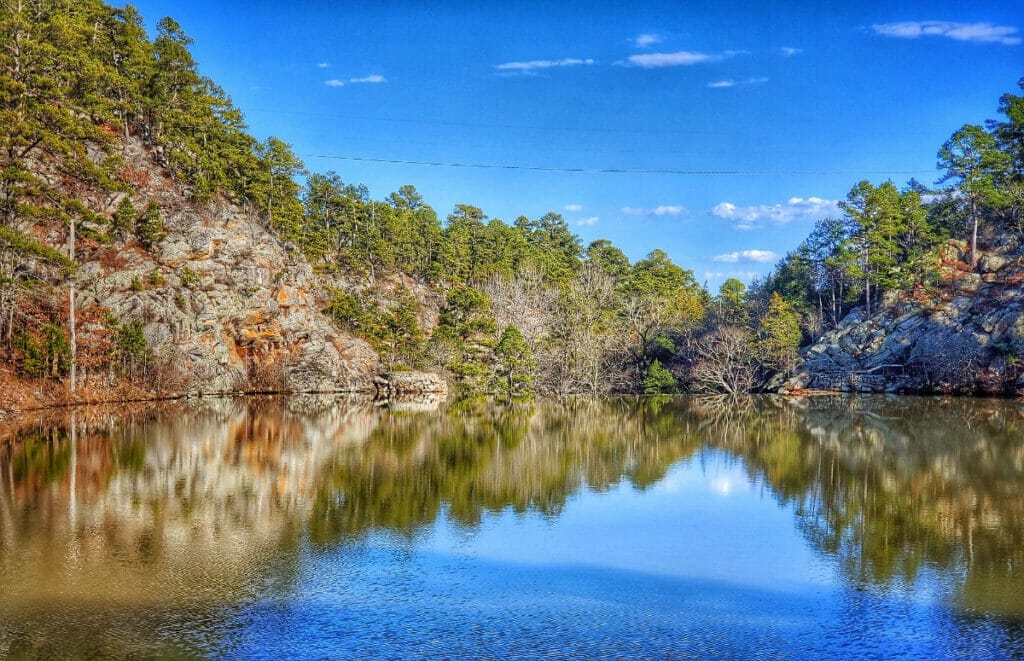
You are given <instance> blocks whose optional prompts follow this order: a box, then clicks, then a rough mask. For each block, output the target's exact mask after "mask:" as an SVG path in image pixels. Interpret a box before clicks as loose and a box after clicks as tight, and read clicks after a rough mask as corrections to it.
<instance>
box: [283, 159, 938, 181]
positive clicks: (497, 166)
mask: <svg viewBox="0 0 1024 661" xmlns="http://www.w3.org/2000/svg"><path fill="white" fill-rule="evenodd" d="M301 157H302V158H321V159H327V160H335V161H356V162H360V163H385V164H389V165H420V166H425V167H438V168H470V169H477V170H525V171H530V172H556V173H566V174H642V175H678V176H702V175H714V176H717V175H723V176H724V175H729V176H735V175H751V176H758V175H761V176H764V175H768V176H771V175H786V176H804V175H854V176H872V175H914V174H932V173H934V172H935V170H875V171H872V170H867V171H865V170H769V169H765V170H748V169H703V168H697V169H692V170H676V169H668V168H666V169H660V168H652V169H629V168H566V167H547V166H541V165H512V164H502V163H450V162H444V161H411V160H401V159H394V158H371V157H369V156H341V155H337V154H301Z"/></svg>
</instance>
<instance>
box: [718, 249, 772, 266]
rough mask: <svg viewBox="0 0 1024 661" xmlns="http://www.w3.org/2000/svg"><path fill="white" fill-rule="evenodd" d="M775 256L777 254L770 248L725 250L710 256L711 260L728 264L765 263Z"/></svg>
mask: <svg viewBox="0 0 1024 661" xmlns="http://www.w3.org/2000/svg"><path fill="white" fill-rule="evenodd" d="M777 257H778V255H776V254H775V253H774V252H772V251H771V250H737V251H736V252H727V253H725V254H724V255H715V256H714V257H712V258H711V261H713V262H726V263H728V264H736V263H737V262H756V263H758V264H767V263H768V262H774V261H775V259H776V258H777Z"/></svg>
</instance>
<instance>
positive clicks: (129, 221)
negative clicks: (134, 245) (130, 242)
mask: <svg viewBox="0 0 1024 661" xmlns="http://www.w3.org/2000/svg"><path fill="white" fill-rule="evenodd" d="M138 217H139V212H138V210H137V209H136V208H135V205H134V204H132V199H131V198H130V197H128V196H127V195H126V196H125V197H123V198H121V201H120V202H119V203H118V205H117V210H116V211H114V216H113V217H112V218H111V219H110V234H111V236H112V237H113V238H115V239H117V240H118V241H124V240H125V239H127V238H128V237H129V236H132V235H134V234H135V221H136V220H138Z"/></svg>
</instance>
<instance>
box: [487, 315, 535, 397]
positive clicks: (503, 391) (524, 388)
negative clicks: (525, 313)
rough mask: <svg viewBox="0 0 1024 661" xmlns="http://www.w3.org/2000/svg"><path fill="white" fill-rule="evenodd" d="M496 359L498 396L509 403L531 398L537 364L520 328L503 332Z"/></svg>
mask: <svg viewBox="0 0 1024 661" xmlns="http://www.w3.org/2000/svg"><path fill="white" fill-rule="evenodd" d="M494 357H495V359H496V364H495V370H494V387H495V392H496V394H497V395H498V396H499V397H501V398H502V399H504V400H506V401H507V402H509V403H511V402H512V401H514V400H520V399H527V398H529V397H531V396H532V395H533V390H532V388H531V387H530V385H531V384H532V383H533V371H534V370H535V369H536V368H537V362H536V361H535V360H534V359H533V354H532V352H531V351H530V345H528V344H527V343H526V340H525V339H524V338H523V334H522V333H521V332H520V331H519V329H518V328H516V327H515V326H508V327H506V328H505V330H504V331H502V333H501V337H500V338H499V339H498V344H497V346H495V348H494Z"/></svg>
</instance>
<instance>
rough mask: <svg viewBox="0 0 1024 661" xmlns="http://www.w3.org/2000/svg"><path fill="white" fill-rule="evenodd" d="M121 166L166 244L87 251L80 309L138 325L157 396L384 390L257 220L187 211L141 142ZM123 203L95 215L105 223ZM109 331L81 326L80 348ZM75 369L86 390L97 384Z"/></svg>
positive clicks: (364, 348) (221, 210)
mask: <svg viewBox="0 0 1024 661" xmlns="http://www.w3.org/2000/svg"><path fill="white" fill-rule="evenodd" d="M127 160H128V163H129V164H130V167H131V168H133V170H134V171H135V172H136V173H139V176H137V178H136V182H135V183H136V186H135V191H134V192H133V194H132V201H133V204H134V205H135V206H136V207H137V208H140V209H141V208H144V207H145V205H147V204H148V203H150V202H155V203H156V204H157V206H158V207H159V210H160V215H161V217H162V219H163V223H164V229H165V231H166V236H165V237H164V238H163V239H162V240H160V241H159V242H158V243H157V244H156V245H154V246H153V247H152V248H151V249H144V248H143V247H141V246H139V245H138V244H137V243H136V242H134V241H128V242H127V243H123V244H117V243H114V244H103V243H96V242H93V243H92V244H90V243H89V242H88V241H85V242H83V244H82V246H81V248H80V249H79V251H78V255H77V256H78V260H79V262H80V263H81V266H80V268H79V270H78V272H77V274H76V276H75V280H76V288H77V290H78V307H79V309H80V310H82V311H83V313H87V312H88V311H89V310H90V309H91V310H94V311H95V310H102V311H104V314H106V315H107V316H108V318H112V319H115V320H117V321H118V322H120V323H122V324H123V323H128V322H130V321H132V320H140V321H141V322H142V323H143V329H144V335H145V339H146V343H147V345H148V347H149V348H150V350H151V360H152V361H154V362H155V363H157V364H158V365H160V366H161V367H160V371H161V373H162V374H163V377H162V379H163V383H162V384H161V390H162V391H163V392H164V393H165V394H167V393H170V394H215V393H233V392H239V391H249V392H252V391H288V392H305V393H310V392H368V393H373V392H379V391H380V384H381V383H384V384H388V383H390V379H389V378H388V377H387V375H385V374H384V373H383V369H382V366H381V362H380V359H379V357H378V356H377V354H376V353H375V352H374V351H373V349H372V348H371V347H370V346H369V345H368V344H367V343H366V342H364V341H362V340H360V339H358V338H355V337H353V336H351V335H349V334H346V333H345V332H343V331H341V330H339V329H338V328H336V327H335V326H334V325H332V324H331V323H330V321H329V320H328V319H327V318H326V317H325V316H324V315H323V314H322V313H321V312H320V310H321V309H322V307H323V305H324V304H325V301H324V300H318V296H322V295H321V294H319V292H320V291H321V290H322V289H323V288H322V287H321V286H320V283H318V282H317V276H316V275H315V274H314V272H313V270H312V268H311V267H310V265H309V263H308V262H307V261H306V259H305V258H304V257H303V256H302V255H301V254H300V253H299V252H298V251H297V250H294V249H292V248H291V246H289V245H286V244H285V243H283V242H282V241H281V240H280V239H279V238H278V237H277V236H275V235H274V234H273V233H272V232H271V231H269V230H268V229H267V228H266V227H265V226H264V225H263V223H261V222H260V220H259V219H258V218H257V217H256V215H255V214H252V213H250V212H248V211H247V210H246V209H244V208H242V207H240V206H239V205H237V204H234V203H232V202H230V201H227V200H225V199H216V200H214V201H213V202H211V203H208V204H195V203H192V202H191V201H190V200H189V196H188V191H187V190H185V189H184V188H183V187H182V186H181V184H179V183H177V182H176V181H174V180H173V179H172V177H171V176H170V175H169V173H168V172H167V171H166V169H165V168H163V167H161V166H160V165H159V158H158V155H157V154H153V153H151V152H150V151H149V149H148V148H147V147H146V146H145V145H144V144H143V143H142V142H141V141H132V143H131V144H130V145H129V150H128V155H127ZM124 195H125V194H124V193H115V194H110V195H109V196H108V197H107V198H106V199H103V200H94V201H93V204H92V206H93V208H97V207H99V208H105V209H106V210H107V211H108V213H113V210H114V209H115V208H116V207H117V205H118V203H119V202H120V201H121V198H122V197H123V196H124ZM84 229H86V230H87V229H88V228H84ZM53 242H57V237H53ZM83 317H86V318H88V314H83ZM93 318H94V319H96V315H93ZM106 326H107V325H106V324H104V323H102V322H101V321H99V320H94V321H92V322H89V321H83V322H81V323H80V328H79V334H80V341H81V342H82V343H83V344H87V343H88V342H89V341H90V339H96V338H99V337H100V336H102V335H103V334H104V333H105V332H109V329H107V328H106ZM82 371H83V372H84V373H83V374H82V378H83V381H84V382H86V383H88V381H89V380H90V379H92V380H93V381H94V382H95V381H102V379H103V378H105V374H89V372H88V370H87V369H84V368H83V370H82ZM385 390H387V388H385Z"/></svg>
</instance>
